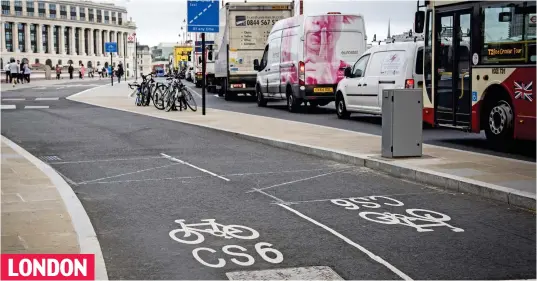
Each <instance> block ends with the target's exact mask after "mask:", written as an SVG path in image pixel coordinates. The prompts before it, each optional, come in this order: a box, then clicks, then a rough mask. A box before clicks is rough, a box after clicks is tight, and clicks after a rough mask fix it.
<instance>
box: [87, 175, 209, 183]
mask: <svg viewBox="0 0 537 281" xmlns="http://www.w3.org/2000/svg"><path fill="white" fill-rule="evenodd" d="M203 177H208V176H192V177H175V178H158V179H139V180H119V181H95V182H91V183H87V184H107V183H127V182H142V181H164V180H183V179H199V178H203Z"/></svg>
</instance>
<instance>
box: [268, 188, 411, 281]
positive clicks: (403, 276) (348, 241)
mask: <svg viewBox="0 0 537 281" xmlns="http://www.w3.org/2000/svg"><path fill="white" fill-rule="evenodd" d="M257 191H259V190H257ZM278 205H279V206H281V207H282V208H285V209H287V210H289V211H291V212H293V213H295V214H296V215H298V216H299V217H301V218H303V219H305V220H307V221H309V222H311V223H313V224H315V225H318V226H320V227H322V228H324V229H325V230H327V231H328V232H330V233H332V234H333V235H335V236H337V237H338V238H340V239H341V240H343V241H345V242H346V243H347V244H349V245H351V246H353V247H355V248H356V249H358V250H360V251H361V252H362V253H364V254H366V255H368V256H369V257H370V258H371V259H372V260H374V261H376V262H378V263H380V264H382V265H384V266H385V267H387V268H388V269H389V270H391V271H392V272H393V273H395V274H397V275H398V276H399V277H401V278H403V279H404V280H412V278H410V277H409V276H408V275H406V274H404V273H403V272H402V271H400V270H399V269H397V268H396V267H395V266H393V265H391V264H390V263H388V262H387V261H385V260H384V259H382V258H381V257H379V256H377V255H375V254H373V253H372V252H370V251H369V250H367V249H366V248H364V247H362V246H360V245H359V244H357V243H355V242H354V241H352V240H351V239H349V238H347V237H345V236H343V235H342V234H341V233H339V232H337V231H335V230H333V229H331V228H330V227H328V226H326V225H324V224H322V223H320V222H318V221H316V220H314V219H312V218H310V217H308V216H306V215H304V214H302V213H301V212H299V211H297V210H295V209H293V208H291V207H289V206H287V205H285V204H278Z"/></svg>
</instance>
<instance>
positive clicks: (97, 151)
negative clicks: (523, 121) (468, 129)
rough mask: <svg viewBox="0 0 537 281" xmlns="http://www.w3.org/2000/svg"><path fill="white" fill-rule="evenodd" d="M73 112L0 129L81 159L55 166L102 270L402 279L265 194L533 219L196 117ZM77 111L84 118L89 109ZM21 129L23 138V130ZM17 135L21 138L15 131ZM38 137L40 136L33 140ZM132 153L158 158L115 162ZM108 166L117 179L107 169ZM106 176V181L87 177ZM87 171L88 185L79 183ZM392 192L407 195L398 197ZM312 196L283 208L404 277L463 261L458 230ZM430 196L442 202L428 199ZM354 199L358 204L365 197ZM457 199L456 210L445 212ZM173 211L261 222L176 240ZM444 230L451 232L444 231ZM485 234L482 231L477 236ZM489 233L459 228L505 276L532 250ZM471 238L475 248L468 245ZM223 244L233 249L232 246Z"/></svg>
mask: <svg viewBox="0 0 537 281" xmlns="http://www.w3.org/2000/svg"><path fill="white" fill-rule="evenodd" d="M79 110H80V109H79ZM81 111H84V113H85V114H82V112H77V113H76V114H75V113H70V114H69V117H70V118H66V119H65V120H63V121H59V120H54V121H51V119H49V118H48V115H40V116H39V117H40V118H35V120H34V121H33V122H32V123H31V125H33V126H35V128H33V129H28V127H24V126H22V127H21V128H18V127H17V126H15V125H14V124H16V123H11V122H8V123H7V126H8V129H7V130H9V133H10V134H16V135H18V136H19V139H20V140H22V142H23V144H24V143H28V142H29V143H30V144H34V145H36V146H35V148H33V149H30V150H31V151H32V153H35V154H36V155H57V156H59V157H60V158H61V159H63V161H65V162H72V161H77V160H81V159H80V158H84V159H82V160H87V161H89V162H84V164H74V163H68V164H65V165H63V166H60V165H58V166H57V169H58V170H59V171H60V172H62V174H64V175H66V176H67V177H68V178H70V179H72V180H73V181H74V182H76V183H79V184H78V185H76V186H74V187H73V188H74V189H75V191H76V192H77V193H78V195H79V197H80V198H81V201H82V203H83V204H84V207H85V208H86V210H87V211H88V214H89V215H90V218H91V220H92V223H93V224H94V227H95V228H96V232H97V235H98V237H99V240H100V241H101V245H102V247H103V254H104V256H105V261H106V264H107V269H108V272H109V275H110V278H111V279H227V278H228V276H227V275H226V273H229V272H235V271H245V270H246V271H251V270H262V269H275V268H294V267H308V266H329V267H331V268H332V269H333V270H334V271H335V272H336V273H337V274H338V275H339V276H341V277H343V278H345V279H399V278H400V276H399V275H397V274H396V273H394V272H393V270H391V269H389V268H388V267H386V266H385V265H383V264H381V263H379V262H378V260H375V259H372V258H370V257H369V256H368V255H367V254H365V253H364V251H362V250H360V249H359V248H357V247H356V246H355V245H354V246H353V245H350V244H349V243H348V242H347V241H345V240H343V239H342V238H341V237H339V236H336V235H334V233H332V232H330V231H328V230H327V229H325V228H322V227H320V226H319V225H317V224H315V223H312V222H311V221H309V220H306V219H304V218H303V217H301V216H298V215H297V214H296V213H293V212H290V211H289V210H288V209H286V208H284V207H282V206H279V205H277V204H274V203H275V202H277V200H284V201H285V202H296V201H308V200H324V199H327V198H345V197H353V196H370V195H379V194H380V195H388V196H390V197H394V198H395V199H398V198H399V197H396V195H394V194H405V195H406V197H405V198H407V199H405V200H409V199H408V198H413V199H412V200H415V201H416V205H418V203H420V204H421V205H419V206H416V207H413V208H422V209H428V210H434V211H437V212H441V213H444V214H448V215H450V216H451V218H452V221H453V225H454V226H457V227H461V228H463V229H465V232H464V233H467V232H468V230H467V228H468V224H472V223H474V224H476V225H478V226H479V229H478V230H475V231H474V233H481V232H483V233H485V232H488V231H490V228H487V227H486V226H483V225H482V223H481V224H477V222H480V221H482V219H481V218H480V217H479V215H468V213H472V212H473V213H477V214H479V213H483V214H486V213H487V211H489V212H491V213H493V214H496V216H499V217H504V218H503V219H497V220H494V221H493V224H492V225H493V226H497V225H499V224H501V223H504V224H506V223H508V224H506V225H509V224H510V225H515V226H516V225H517V224H518V225H520V226H527V225H530V226H531V224H532V223H533V227H531V229H535V224H534V218H533V219H530V218H529V216H528V214H527V213H520V214H518V213H517V214H515V213H512V212H513V211H511V210H505V207H504V206H503V205H492V204H491V203H490V202H486V201H485V202H484V203H482V205H479V204H481V203H479V201H478V200H477V198H474V197H468V198H467V201H468V204H467V205H464V206H463V205H462V203H461V202H459V203H457V201H452V200H454V199H453V198H451V197H443V196H440V197H439V198H433V197H430V198H429V197H427V195H428V194H430V193H431V192H433V193H432V194H434V192H436V191H434V190H432V189H428V188H425V187H421V186H418V185H415V184H412V183H408V182H404V181H400V180H398V179H393V178H390V177H386V176H383V175H380V174H378V173H374V172H371V171H370V170H368V169H364V168H359V167H349V166H344V165H338V164H337V163H334V162H332V161H326V160H322V159H319V158H315V157H310V156H306V155H301V154H298V153H294V152H289V151H285V150H280V149H275V148H272V147H268V146H264V145H260V144H257V143H253V142H248V141H245V140H241V139H236V138H233V137H230V136H224V135H220V134H217V133H214V132H209V131H206V130H203V129H200V128H196V127H191V126H185V125H178V124H177V123H175V122H171V121H161V120H159V122H154V121H155V119H153V118H149V117H144V116H139V115H134V114H126V113H119V112H114V111H110V110H105V109H89V108H85V109H82V110H81ZM86 111H89V112H86ZM35 114H37V113H35ZM39 114H45V113H39ZM87 116H92V118H91V119H88V118H87ZM80 119H83V120H80ZM10 124H12V125H10ZM51 124H53V125H54V126H51ZM130 124H136V126H132V125H130ZM26 126H28V125H26ZM36 128H40V129H39V130H46V131H50V133H49V134H46V135H39V139H36V138H35V134H34V133H35V130H36ZM63 130H66V131H70V132H73V133H72V134H65V135H64V136H63V139H61V140H57V138H55V135H57V133H55V132H58V131H63ZM28 134H30V136H32V137H28ZM24 135H26V137H23V136H24ZM42 143H46V144H49V146H43V145H42ZM53 143H54V144H53ZM161 153H165V154H166V155H170V156H172V157H176V158H177V159H180V160H183V161H188V162H189V163H190V164H192V165H195V166H197V167H200V168H202V169H205V170H207V171H210V172H212V173H215V174H218V175H221V176H223V177H226V178H228V179H229V180H230V181H229V182H228V181H225V180H222V179H220V178H217V177H214V176H212V175H207V173H205V172H203V171H200V170H197V169H195V168H192V167H190V166H186V165H183V164H181V165H173V166H168V167H165V168H161V169H155V170H151V171H142V170H143V169H146V168H152V167H159V166H165V165H172V164H174V163H177V162H174V161H170V160H169V159H163V157H161V156H162V155H161ZM140 156H146V157H157V158H156V159H154V160H145V159H137V160H132V161H131V162H128V161H127V162H125V161H122V159H135V158H140ZM90 158H92V159H90ZM96 158H99V159H96ZM105 158H106V159H105ZM92 160H111V161H92ZM147 161H149V162H147ZM125 163H128V164H125ZM77 165H84V166H77ZM131 172H136V173H131ZM129 173H131V174H129ZM325 174H326V175H325ZM118 175H121V176H118ZM113 176H118V177H114V178H110V177H113ZM107 177H108V179H106V180H98V181H95V179H102V178H107ZM172 178H175V179H172ZM89 181H93V183H92V184H88V182H89ZM82 182H86V184H80V183H82ZM253 187H255V188H258V189H262V188H267V187H270V188H267V189H265V190H264V192H266V193H267V194H269V195H272V196H273V197H271V196H267V195H265V194H261V193H259V192H249V191H251V190H252V188H253ZM248 192H249V193H248ZM401 196H402V195H401ZM455 199H456V198H455ZM398 200H400V201H402V202H403V203H404V204H406V205H411V203H408V202H406V201H403V200H402V199H398ZM422 201H423V202H422ZM392 202H393V201H392ZM476 202H477V203H476ZM319 204H320V203H319ZM319 204H317V203H312V204H308V203H302V204H291V205H289V206H290V207H291V208H293V210H297V211H299V212H301V213H303V214H304V215H306V216H308V217H310V218H312V219H314V220H315V221H317V222H319V223H322V224H323V225H325V226H327V227H329V228H330V229H332V230H334V231H337V232H338V233H340V234H341V235H344V236H345V237H346V238H348V239H350V240H351V241H352V242H354V243H355V244H358V245H360V246H362V247H363V248H365V249H366V250H368V251H370V252H371V253H373V254H375V255H378V256H379V257H381V258H382V259H383V260H385V261H386V262H387V263H389V264H391V265H392V266H394V267H395V268H396V269H398V270H400V271H401V272H403V273H404V274H408V276H410V277H412V278H415V279H424V278H426V277H427V276H433V277H431V278H435V276H450V277H449V278H445V279H457V276H460V275H457V274H458V272H457V271H458V270H460V268H461V267H462V262H460V261H457V260H455V259H454V258H450V255H452V252H455V253H456V252H457V251H459V249H460V248H461V247H458V248H455V249H454V250H453V251H451V249H450V248H449V246H446V245H443V244H448V245H449V244H454V245H457V243H460V242H457V239H461V238H460V237H462V236H455V237H454V238H452V237H448V238H449V239H440V238H439V236H438V235H437V234H438V233H440V232H439V231H437V230H435V231H434V232H432V234H434V235H435V236H428V237H433V238H435V239H437V240H434V239H432V238H428V239H429V240H425V239H424V238H421V237H418V238H420V239H421V240H418V238H416V234H415V233H414V232H408V233H406V232H405V231H404V230H401V229H400V228H401V227H402V228H409V227H406V226H400V225H397V226H398V227H400V228H397V229H396V228H388V227H392V225H387V226H386V225H382V224H378V223H372V222H371V223H370V224H369V225H364V224H363V221H359V220H356V218H357V217H359V215H356V213H350V212H348V211H349V210H340V209H333V208H328V207H325V205H324V203H323V204H320V205H319ZM437 205H438V206H440V208H437ZM457 205H458V206H459V208H457ZM474 205H476V206H477V207H475V206H474ZM329 206H330V207H332V206H331V205H329ZM388 206H389V205H388ZM460 206H463V207H465V208H463V207H460ZM479 206H481V208H479ZM483 206H488V207H489V208H488V209H487V208H483ZM337 207H338V208H339V207H341V206H337ZM391 207H394V208H395V206H391ZM360 208H362V209H364V207H363V206H361V207H360ZM457 209H460V210H462V211H466V213H460V214H454V213H455V211H456V210H457ZM373 211H376V210H373ZM464 216H465V217H466V218H467V220H466V223H463V224H462V225H459V221H461V220H462V219H461V218H462V217H464ZM177 219H185V220H187V223H198V222H200V220H201V219H215V220H216V222H218V223H221V224H224V225H230V224H231V225H232V224H237V225H243V226H246V227H249V228H252V229H254V230H256V231H257V232H259V234H260V238H259V239H255V240H245V239H222V238H219V237H214V236H213V235H205V236H206V240H205V241H204V242H203V243H202V244H198V245H188V244H184V243H178V242H176V241H174V240H173V239H172V238H171V237H170V236H169V232H170V231H172V230H173V229H176V228H177V227H178V224H176V223H175V222H174V221H175V220H177ZM488 220H491V219H490V218H488ZM364 226H366V227H365V228H364ZM360 227H362V228H363V229H360ZM383 227H384V228H383ZM409 229H411V228H409ZM511 230H512V231H511V234H510V235H507V234H504V235H503V237H499V238H498V242H501V243H503V244H505V245H507V244H509V242H510V241H511V240H515V241H516V239H517V238H516V237H517V236H521V235H522V236H523V234H524V232H527V230H526V227H519V228H517V229H511ZM504 232H505V231H504ZM420 234H424V233H420ZM425 234H431V233H425ZM448 234H451V235H454V234H452V233H450V232H448ZM455 234H460V233H455ZM425 237H427V236H425ZM487 237H488V236H486V235H485V238H487ZM533 237H534V235H533ZM470 238H471V237H470ZM413 240H418V242H419V243H421V242H420V241H428V242H429V243H431V244H433V245H431V246H430V247H429V248H426V249H425V250H428V251H429V252H427V251H425V250H422V249H421V248H419V247H418V246H420V245H418V244H419V243H418V242H413ZM491 240H492V239H490V238H489V239H488V240H487V241H482V242H480V241H477V242H476V241H475V240H472V241H470V240H469V238H463V240H462V242H463V244H464V245H468V247H469V251H468V252H469V253H472V254H474V251H476V252H479V250H480V249H482V250H486V251H490V252H492V253H493V254H494V255H493V256H492V257H493V258H496V260H494V262H496V264H497V267H498V268H499V269H501V270H504V271H505V272H507V273H508V274H512V275H513V276H517V275H516V274H520V273H519V272H520V268H519V267H517V264H516V263H522V262H523V261H524V262H527V261H528V260H529V261H531V258H530V259H528V258H527V256H528V255H527V253H528V251H530V250H531V249H535V242H534V241H535V240H534V239H533V240H531V239H529V241H527V242H526V243H525V245H526V246H527V249H522V250H520V252H521V253H523V254H524V255H522V256H521V257H516V256H513V255H512V254H511V253H510V252H507V253H506V254H505V255H506V259H513V262H506V263H502V261H501V260H499V259H498V258H497V252H496V251H495V247H496V245H494V244H492V245H491V243H490V241H491ZM230 241H233V242H232V243H231V242H230ZM259 242H266V243H270V244H272V248H274V249H276V250H278V251H280V252H281V253H282V255H283V261H282V262H281V263H276V264H273V263H270V262H268V261H266V260H265V259H263V258H262V257H261V255H259V253H258V251H256V249H255V245H256V244H257V243H259ZM471 242H473V243H474V244H476V245H479V247H477V246H475V245H471V244H472V243H471ZM436 244H438V245H436ZM229 245H238V246H242V247H244V248H245V249H246V253H248V254H249V255H250V256H252V258H253V259H254V264H253V265H250V266H242V265H239V264H237V263H234V262H233V261H232V260H231V258H236V259H237V260H238V261H239V262H248V261H250V259H249V258H247V257H245V256H238V257H233V256H232V255H229V254H226V253H224V252H223V250H222V248H223V247H224V246H229ZM407 245H409V248H410V249H405V251H408V253H406V252H404V251H400V250H399V248H400V247H404V246H407ZM410 245H414V246H415V247H410ZM200 247H205V248H210V249H212V250H215V251H217V252H216V253H211V252H210V251H207V250H201V251H200V252H198V253H199V254H200V259H201V260H203V261H205V262H206V263H211V264H217V263H218V262H219V260H218V258H222V259H225V261H226V264H225V265H224V266H223V267H211V266H206V265H204V264H203V263H201V262H199V260H198V259H196V258H195V257H194V256H193V255H192V251H193V250H194V249H197V248H200ZM507 247H510V245H508V246H507ZM507 247H504V248H507ZM263 248H264V247H263ZM228 249H230V251H233V252H238V253H240V252H241V251H240V248H228ZM528 249H529V250H528ZM440 250H442V251H440ZM516 250H518V248H516ZM431 251H432V252H433V253H431ZM435 251H436V252H435ZM439 253H440V254H439ZM533 253H534V250H533ZM409 256H410V257H411V258H409ZM474 256H475V257H471V258H467V259H466V262H467V263H470V264H471V265H472V266H473V267H476V266H477V264H478V263H479V259H482V260H486V259H487V257H486V255H485V254H475V255H474ZM533 256H534V254H533ZM270 257H273V258H274V257H275V256H270ZM270 257H269V259H270ZM472 258H473V259H472ZM424 261H425V262H429V263H428V265H430V264H432V265H430V266H427V267H421V268H420V267H419V265H420V264H421V263H424ZM451 263H454V264H455V266H452V264H451ZM426 264H427V263H426ZM533 264H534V262H533ZM439 265H441V266H439ZM496 272H497V271H496ZM484 274H486V273H484V271H481V270H477V271H476V273H475V274H474V275H472V276H478V277H476V278H475V279H485V278H487V276H488V275H486V276H484ZM505 275H506V274H505ZM505 275H503V276H505ZM491 276H493V275H491Z"/></svg>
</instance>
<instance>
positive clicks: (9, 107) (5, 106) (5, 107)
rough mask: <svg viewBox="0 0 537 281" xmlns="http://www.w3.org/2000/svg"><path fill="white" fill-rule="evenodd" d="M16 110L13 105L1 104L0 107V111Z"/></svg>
mask: <svg viewBox="0 0 537 281" xmlns="http://www.w3.org/2000/svg"><path fill="white" fill-rule="evenodd" d="M15 108H17V106H15V105H14V104H2V105H1V106H0V109H15Z"/></svg>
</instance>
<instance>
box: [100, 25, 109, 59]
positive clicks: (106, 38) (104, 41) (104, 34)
mask: <svg viewBox="0 0 537 281" xmlns="http://www.w3.org/2000/svg"><path fill="white" fill-rule="evenodd" d="M102 35H103V36H104V40H103V42H101V48H102V55H103V57H106V55H107V54H106V49H105V48H104V43H106V42H108V39H109V38H108V30H103V32H102ZM101 38H102V37H101Z"/></svg>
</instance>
